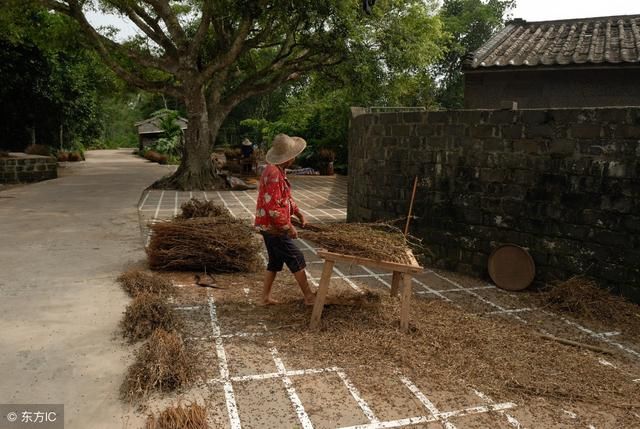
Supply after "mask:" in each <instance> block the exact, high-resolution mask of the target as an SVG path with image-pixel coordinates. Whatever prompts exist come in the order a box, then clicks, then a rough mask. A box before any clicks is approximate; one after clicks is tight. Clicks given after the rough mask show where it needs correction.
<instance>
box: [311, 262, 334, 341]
mask: <svg viewBox="0 0 640 429" xmlns="http://www.w3.org/2000/svg"><path fill="white" fill-rule="evenodd" d="M333 265H334V262H333V261H330V260H325V261H324V266H323V268H322V276H321V277H320V285H319V287H318V291H317V292H316V300H315V302H314V303H313V312H312V313H311V323H310V324H309V327H310V328H311V330H312V331H316V330H318V329H320V318H321V317H322V309H323V308H324V301H325V298H326V297H327V291H328V290H329V282H330V281H331V273H332V272H333Z"/></svg>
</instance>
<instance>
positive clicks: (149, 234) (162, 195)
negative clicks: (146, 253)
mask: <svg viewBox="0 0 640 429" xmlns="http://www.w3.org/2000/svg"><path fill="white" fill-rule="evenodd" d="M163 198H164V189H163V190H162V192H161V193H160V198H158V205H157V206H156V211H155V213H154V215H153V218H152V219H151V223H152V224H153V223H155V221H156V219H158V211H159V210H160V205H161V204H162V199H163ZM150 241H151V228H149V227H147V239H146V240H145V243H144V247H147V246H149V242H150Z"/></svg>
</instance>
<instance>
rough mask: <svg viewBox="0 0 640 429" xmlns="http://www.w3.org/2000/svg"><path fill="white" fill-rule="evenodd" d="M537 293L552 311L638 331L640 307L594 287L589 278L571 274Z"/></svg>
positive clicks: (593, 282)
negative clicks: (571, 275)
mask: <svg viewBox="0 0 640 429" xmlns="http://www.w3.org/2000/svg"><path fill="white" fill-rule="evenodd" d="M541 296H542V300H543V304H544V305H547V306H549V307H550V308H551V309H553V310H555V311H558V312H562V313H567V314H570V315H572V316H575V317H578V318H582V319H587V320H596V321H600V322H606V323H610V324H613V325H615V326H616V327H618V328H619V329H621V330H623V331H626V332H629V333H633V334H640V306H638V305H636V304H633V303H631V302H629V301H627V300H625V299H624V298H623V297H621V296H618V295H614V294H613V293H612V292H611V291H610V290H608V289H604V288H601V287H598V285H597V283H596V282H595V281H594V280H592V279H590V278H587V277H583V276H575V277H572V278H570V279H569V280H567V281H565V282H562V283H558V284H556V285H554V286H552V287H550V288H549V289H548V290H547V291H545V292H543V293H542V294H541Z"/></svg>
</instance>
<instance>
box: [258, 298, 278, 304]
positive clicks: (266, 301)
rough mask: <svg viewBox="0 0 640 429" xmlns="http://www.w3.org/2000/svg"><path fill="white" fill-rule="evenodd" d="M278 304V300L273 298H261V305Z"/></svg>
mask: <svg viewBox="0 0 640 429" xmlns="http://www.w3.org/2000/svg"><path fill="white" fill-rule="evenodd" d="M278 304H280V301H276V300H275V299H273V298H263V299H262V305H278Z"/></svg>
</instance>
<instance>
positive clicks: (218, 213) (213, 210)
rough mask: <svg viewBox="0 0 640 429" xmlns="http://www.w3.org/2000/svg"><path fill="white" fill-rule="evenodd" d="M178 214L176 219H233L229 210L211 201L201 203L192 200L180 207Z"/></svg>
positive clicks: (197, 200) (194, 199)
mask: <svg viewBox="0 0 640 429" xmlns="http://www.w3.org/2000/svg"><path fill="white" fill-rule="evenodd" d="M180 210H181V211H180V214H179V215H178V216H176V219H193V218H196V217H225V218H227V219H231V218H233V216H231V213H230V212H229V210H227V209H226V208H225V207H222V206H218V205H216V204H214V203H213V202H212V201H202V200H199V199H197V198H192V199H190V200H189V201H187V202H186V203H183V204H182V205H181V206H180Z"/></svg>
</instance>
